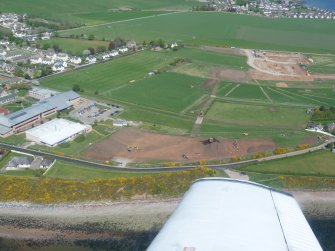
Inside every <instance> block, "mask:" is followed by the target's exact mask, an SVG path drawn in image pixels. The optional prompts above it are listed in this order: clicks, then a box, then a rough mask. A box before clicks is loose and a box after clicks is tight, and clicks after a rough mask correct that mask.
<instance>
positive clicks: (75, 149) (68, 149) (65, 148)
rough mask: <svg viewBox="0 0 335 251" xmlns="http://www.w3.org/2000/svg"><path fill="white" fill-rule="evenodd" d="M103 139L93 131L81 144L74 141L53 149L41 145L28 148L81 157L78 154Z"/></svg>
mask: <svg viewBox="0 0 335 251" xmlns="http://www.w3.org/2000/svg"><path fill="white" fill-rule="evenodd" d="M103 138H104V137H103V136H101V135H100V134H98V133H96V132H95V131H93V132H90V133H88V134H86V135H85V140H84V141H82V142H76V140H74V141H71V142H67V143H64V144H61V145H58V146H55V147H48V146H42V145H33V146H30V148H31V149H34V150H41V151H46V152H52V153H55V154H59V155H67V156H71V157H74V158H78V157H81V156H80V153H81V152H83V151H84V150H85V149H86V148H88V147H89V146H90V145H91V144H94V143H96V142H98V141H100V140H102V139H103Z"/></svg>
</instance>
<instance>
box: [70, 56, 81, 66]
mask: <svg viewBox="0 0 335 251" xmlns="http://www.w3.org/2000/svg"><path fill="white" fill-rule="evenodd" d="M70 62H71V63H72V64H80V63H81V58H80V57H72V58H70Z"/></svg>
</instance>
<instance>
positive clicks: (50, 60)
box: [42, 58, 54, 65]
mask: <svg viewBox="0 0 335 251" xmlns="http://www.w3.org/2000/svg"><path fill="white" fill-rule="evenodd" d="M53 63H54V60H52V59H50V58H43V59H42V64H45V65H52V64H53Z"/></svg>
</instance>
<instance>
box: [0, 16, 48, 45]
mask: <svg viewBox="0 0 335 251" xmlns="http://www.w3.org/2000/svg"><path fill="white" fill-rule="evenodd" d="M26 17H27V15H26V14H24V15H18V14H15V13H1V14H0V26H3V27H5V28H7V29H9V30H11V32H12V33H13V36H14V37H17V38H23V39H26V40H27V41H35V40H37V39H42V40H46V39H50V38H51V35H52V32H48V31H47V32H44V33H41V34H38V33H35V34H34V30H33V29H32V28H31V27H30V26H29V25H27V24H26V23H24V22H23V21H24V20H25V19H26Z"/></svg>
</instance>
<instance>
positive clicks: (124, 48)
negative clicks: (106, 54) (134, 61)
mask: <svg viewBox="0 0 335 251" xmlns="http://www.w3.org/2000/svg"><path fill="white" fill-rule="evenodd" d="M127 51H128V48H127V47H121V48H119V52H120V53H126V52H127Z"/></svg>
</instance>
